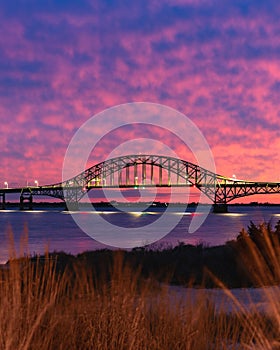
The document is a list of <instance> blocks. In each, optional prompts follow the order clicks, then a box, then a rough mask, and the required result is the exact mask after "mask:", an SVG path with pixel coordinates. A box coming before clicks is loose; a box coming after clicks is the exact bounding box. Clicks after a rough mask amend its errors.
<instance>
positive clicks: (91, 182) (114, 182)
mask: <svg viewBox="0 0 280 350" xmlns="http://www.w3.org/2000/svg"><path fill="white" fill-rule="evenodd" d="M140 186H143V187H186V186H192V187H196V188H197V189H199V190H200V191H202V192H203V193H204V194H205V195H206V196H207V197H208V198H210V200H211V201H212V202H213V203H214V204H215V205H226V204H227V203H229V202H231V201H232V200H234V199H237V198H241V197H245V196H250V195H254V194H271V193H280V183H275V182H252V181H243V180H236V179H231V178H227V177H224V176H221V175H218V174H215V173H213V172H211V171H209V170H207V169H204V168H202V167H200V166H198V165H196V164H193V163H190V162H187V161H185V160H181V159H178V158H174V157H168V156H162V155H135V154H133V155H125V156H121V157H115V158H112V159H108V160H106V161H104V162H101V163H98V164H96V165H94V166H92V167H90V168H88V169H87V170H85V171H83V172H82V173H80V174H78V175H76V176H74V177H72V178H71V179H68V180H66V181H64V182H60V183H57V184H53V185H47V186H36V187H26V188H17V189H0V201H1V199H2V203H4V202H5V194H6V193H9V192H10V193H16V192H20V193H21V200H22V202H24V200H25V199H26V200H27V201H28V200H29V201H30V198H32V196H33V195H39V196H50V197H54V198H59V199H61V200H64V201H66V202H67V203H78V202H79V201H80V200H81V198H83V196H84V195H85V194H86V193H87V192H88V191H90V190H92V189H96V188H138V187H140Z"/></svg>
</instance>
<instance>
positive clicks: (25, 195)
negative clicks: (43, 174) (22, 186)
mask: <svg viewBox="0 0 280 350" xmlns="http://www.w3.org/2000/svg"><path fill="white" fill-rule="evenodd" d="M19 209H20V210H32V209H33V196H32V193H31V191H30V190H29V189H27V190H25V191H24V190H23V191H22V192H21V195H20V199H19Z"/></svg>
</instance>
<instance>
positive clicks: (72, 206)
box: [65, 202, 80, 211]
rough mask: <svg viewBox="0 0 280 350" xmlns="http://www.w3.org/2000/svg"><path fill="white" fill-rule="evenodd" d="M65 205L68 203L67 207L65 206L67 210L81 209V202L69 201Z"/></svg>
mask: <svg viewBox="0 0 280 350" xmlns="http://www.w3.org/2000/svg"><path fill="white" fill-rule="evenodd" d="M65 205H66V208H65V210H66V211H79V210H80V208H79V202H67V203H65Z"/></svg>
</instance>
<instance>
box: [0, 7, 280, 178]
mask: <svg viewBox="0 0 280 350" xmlns="http://www.w3.org/2000/svg"><path fill="white" fill-rule="evenodd" d="M27 3H28V4H27ZM279 15H280V5H279V4H278V3H277V2H275V1H272V0H270V1H260V0H257V1H254V2H252V1H234V2H226V3H225V2H224V1H221V0H219V1H216V2H215V4H214V3H213V1H206V0H205V1H200V2H197V1H179V0H178V1H172V2H171V1H167V0H166V1H162V2H157V1H152V2H148V1H147V2H146V1H142V2H140V3H138V2H136V3H135V2H134V3H132V2H122V3H121V2H118V1H116V2H112V1H97V2H94V5H92V2H90V1H86V0H83V1H80V2H75V1H60V2H59V4H58V2H55V1H51V2H48V4H43V3H41V2H38V1H31V0H30V1H28V2H24V1H18V2H17V6H15V5H14V4H13V3H12V2H8V1H6V0H5V1H4V2H3V6H1V13H0V19H1V21H0V30H1V32H2V33H3V35H1V36H0V53H1V55H0V73H1V74H0V118H1V129H0V147H1V162H2V167H1V168H0V181H2V182H3V181H5V180H6V179H7V178H9V179H11V182H19V181H20V180H21V178H22V174H23V173H24V174H25V175H24V176H28V177H29V178H32V177H35V176H36V178H39V179H40V183H52V182H57V181H59V180H60V178H61V166H62V162H63V157H64V154H65V151H66V149H67V145H68V143H69V141H70V140H71V137H72V136H73V135H74V133H75V131H76V130H77V129H78V128H79V126H80V125H81V124H82V123H83V122H85V121H86V120H87V119H88V118H89V117H91V116H92V115H93V114H95V113H98V112H100V111H102V110H104V109H106V108H108V107H111V106H114V105H116V104H121V103H126V102H132V101H149V102H155V103H161V104H165V105H168V106H170V107H173V108H175V109H177V110H179V111H180V112H182V113H185V114H186V115H187V116H188V117H190V118H191V119H192V120H193V121H194V122H195V123H196V124H197V125H198V127H199V128H200V129H201V131H202V132H203V134H204V135H205V137H206V138H207V141H208V142H209V144H210V146H211V148H212V151H213V153H214V157H215V160H216V166H217V172H218V173H220V174H224V175H228V176H231V175H232V173H236V174H240V176H244V177H245V178H248V179H256V180H259V181H261V180H263V181H267V180H272V181H280V178H279V174H280V168H279V155H278V154H279V142H280V141H279V140H280V130H279V127H278V125H279V113H280V112H279V93H280V66H279V58H280V42H279V32H280V25H279ZM104 122H106V121H104ZM133 135H134V134H133ZM126 136H127V135H126ZM136 136H137V135H136ZM141 136H142V137H143V135H141ZM119 137H120V140H121V139H122V137H123V136H121V135H119ZM169 137H171V136H169ZM169 141H170V143H172V140H171V139H170V140H169ZM117 143H118V138H117V135H116V138H115V139H114V140H111V142H107V144H106V147H107V148H106V147H105V146H104V147H105V148H104V155H105V154H108V153H110V152H111V151H112V150H111V149H110V147H112V145H115V144H117ZM173 144H174V147H175V148H176V147H177V151H178V150H179V149H180V147H181V146H180V145H179V143H178V142H173ZM179 153H180V154H181V155H182V157H184V151H183V148H182V149H181V150H180V151H179ZM97 158H98V159H96V161H99V160H100V159H101V158H102V154H101V153H99V157H97ZM93 161H94V160H93ZM17 169H18V171H16V170H17Z"/></svg>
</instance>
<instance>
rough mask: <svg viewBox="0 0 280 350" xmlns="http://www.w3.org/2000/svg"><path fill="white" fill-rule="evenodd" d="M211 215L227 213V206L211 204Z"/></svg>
mask: <svg viewBox="0 0 280 350" xmlns="http://www.w3.org/2000/svg"><path fill="white" fill-rule="evenodd" d="M213 213H228V205H227V204H225V203H222V204H217V203H215V204H213Z"/></svg>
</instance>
